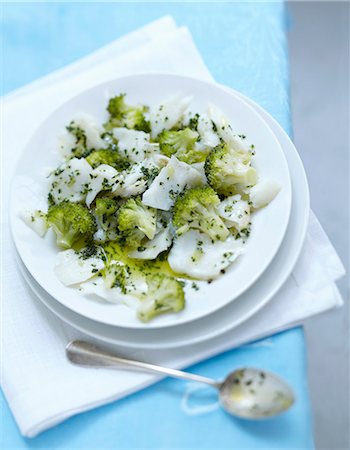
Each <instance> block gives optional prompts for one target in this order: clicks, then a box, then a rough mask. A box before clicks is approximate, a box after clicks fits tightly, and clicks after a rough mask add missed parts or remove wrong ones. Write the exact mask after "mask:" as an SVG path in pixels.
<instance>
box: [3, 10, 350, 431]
mask: <svg viewBox="0 0 350 450" xmlns="http://www.w3.org/2000/svg"><path fill="white" fill-rule="evenodd" d="M170 55H171V56H170ZM147 71H148V72H167V73H180V74H183V75H190V76H193V77H197V78H202V79H205V80H211V76H210V74H209V72H208V70H207V68H206V67H205V65H204V63H203V61H202V59H201V57H200V55H199V53H198V51H197V49H196V47H195V45H194V43H193V41H192V38H191V35H190V33H189V32H188V30H187V29H186V28H177V27H176V25H175V23H174V21H173V20H172V19H171V18H170V17H165V18H163V19H160V20H158V21H156V22H153V23H152V24H150V25H148V26H146V27H144V28H142V29H139V30H138V31H136V32H133V33H131V34H128V35H127V36H125V37H123V38H121V39H119V40H117V41H115V42H113V43H112V44H110V45H108V46H107V47H104V48H103V49H101V50H99V51H98V52H96V53H94V54H92V55H90V56H88V57H86V58H83V59H82V60H80V61H78V62H76V63H74V64H72V65H70V66H68V67H66V68H64V69H62V70H59V71H57V72H55V73H53V74H51V75H49V76H47V77H45V78H43V79H41V80H39V81H36V82H34V83H31V84H30V85H28V86H26V87H24V88H22V89H19V90H17V91H15V92H14V93H11V94H10V95H8V96H6V97H5V98H4V99H3V123H4V124H3V127H2V129H3V139H2V146H3V149H4V154H3V166H2V167H3V171H2V173H3V177H2V181H3V188H4V198H5V199H7V198H8V192H9V183H10V178H11V176H12V173H13V169H14V165H15V162H16V161H17V159H18V157H19V155H20V153H21V150H22V148H23V146H24V145H25V143H26V141H27V140H28V139H29V137H30V136H31V134H32V133H33V132H34V131H35V129H36V128H37V127H38V125H39V123H40V122H41V121H42V120H44V119H45V117H46V116H47V115H48V114H49V113H50V112H51V111H53V110H54V109H55V108H56V107H57V106H58V105H59V104H61V103H63V102H65V101H66V100H67V99H68V98H69V97H71V96H72V95H75V94H76V93H78V92H79V91H81V90H84V89H86V88H88V87H90V86H92V85H94V84H96V83H100V82H103V81H105V80H108V79H112V78H115V77H117V76H122V75H126V74H132V73H137V72H147ZM28 111H30V114H28ZM18 124H20V132H19V128H18V127H19V125H18ZM13 136H15V137H16V138H15V139H13ZM3 205H5V206H4V208H3V209H4V210H3V215H2V230H3V233H2V245H3V247H2V250H3V251H2V255H3V292H4V294H5V295H3V297H2V298H3V303H2V313H3V316H2V327H3V331H2V350H3V351H2V356H3V358H2V361H1V369H2V380H1V384H2V388H3V391H4V394H5V396H6V398H7V401H8V403H9V406H10V408H11V410H12V412H13V415H14V417H15V419H16V422H17V424H18V426H19V428H20V431H21V433H22V434H23V435H25V436H28V437H31V436H35V435H36V434H38V433H40V432H41V431H43V430H45V429H47V428H49V427H52V426H53V425H55V424H57V423H59V422H61V421H63V420H65V419H66V418H68V417H70V416H72V415H74V414H77V413H79V412H82V411H86V410H88V409H91V408H94V407H96V406H98V405H102V404H105V403H108V402H111V401H114V400H116V399H119V398H121V397H124V396H126V395H128V394H129V393H131V392H134V391H136V390H138V389H141V388H143V387H145V386H147V385H149V384H151V383H153V382H155V381H156V380H157V379H158V378H157V377H155V376H152V375H148V374H142V373H132V372H123V371H121V372H118V373H116V372H113V373H112V372H109V371H99V372H98V373H97V372H96V371H89V370H86V369H82V368H79V367H75V366H73V365H71V364H69V363H68V362H67V361H66V359H65V355H64V347H65V345H66V343H67V342H68V340H70V339H73V338H78V337H79V338H84V336H83V335H82V333H80V332H78V331H76V330H74V329H73V328H72V327H70V326H69V325H67V324H65V323H63V322H62V321H60V320H59V319H58V318H57V317H55V316H54V315H53V314H52V313H51V312H50V311H48V310H47V309H46V308H45V307H44V306H43V305H42V304H41V303H40V302H39V301H38V300H37V299H36V298H35V296H34V294H33V293H32V292H31V291H30V289H29V288H28V287H27V286H26V285H25V283H24V282H23V280H22V278H21V277H20V275H19V272H18V269H17V266H16V262H15V259H14V249H13V246H12V244H11V240H10V232H9V229H8V223H7V222H8V219H7V207H6V203H5V202H3ZM343 274H344V269H343V266H342V264H341V262H340V260H339V258H338V256H337V254H336V252H335V250H334V249H333V247H332V245H331V244H330V242H329V241H328V238H327V236H326V235H325V233H324V231H323V230H322V228H321V226H320V225H319V223H318V222H317V219H316V218H315V216H314V215H313V214H311V217H310V224H309V229H308V234H307V238H306V242H305V245H304V249H303V251H302V254H301V256H300V259H299V261H298V263H297V266H296V267H295V269H294V271H293V274H292V275H291V276H290V277H289V279H288V281H287V282H286V283H285V285H284V286H283V288H282V289H281V290H280V292H279V293H278V294H277V295H276V296H275V298H274V299H273V300H272V301H271V302H270V303H269V304H268V305H267V306H266V307H265V308H263V310H262V311H260V312H259V313H258V314H256V315H255V316H254V317H253V318H251V319H250V320H249V321H248V322H246V323H245V324H243V325H242V326H240V327H238V328H236V329H234V330H232V331H230V332H227V333H225V335H223V336H220V337H217V338H215V339H212V340H210V341H206V342H205V343H201V344H196V345H191V346H189V347H185V348H181V349H172V350H162V351H159V350H158V351H151V350H147V351H136V350H135V351H130V350H129V351H127V350H126V349H122V348H119V351H120V352H122V353H124V354H127V355H128V356H132V357H135V358H143V359H145V360H150V361H154V362H156V363H159V364H164V365H167V366H171V367H186V366H188V365H190V364H193V363H195V362H198V361H200V360H203V359H205V358H208V357H210V356H212V355H215V354H217V353H220V352H222V351H224V350H227V349H229V348H232V347H235V346H238V345H241V344H243V343H247V342H249V341H252V340H254V339H257V338H260V337H263V336H266V335H268V334H272V333H274V332H276V331H279V330H282V329H285V328H288V327H290V326H292V325H294V324H296V323H300V321H301V320H302V319H305V318H306V317H310V316H312V315H314V314H317V313H320V312H322V311H326V310H328V309H331V308H334V307H336V306H340V305H341V304H342V300H341V297H340V295H339V292H338V290H337V288H336V286H335V284H334V281H335V280H336V279H338V278H339V277H341V276H342V275H343Z"/></svg>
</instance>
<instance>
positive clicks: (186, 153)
mask: <svg viewBox="0 0 350 450" xmlns="http://www.w3.org/2000/svg"><path fill="white" fill-rule="evenodd" d="M198 136H199V135H198V133H197V132H196V131H192V130H190V128H185V129H184V130H180V131H168V130H163V131H162V132H161V133H160V135H159V136H158V140H159V146H160V151H161V152H162V153H163V154H164V155H166V156H169V157H170V156H172V155H175V156H176V157H177V159H179V160H180V161H184V162H186V163H188V164H192V163H196V162H201V161H204V160H205V155H203V153H201V152H199V151H196V149H195V142H196V140H197V139H198Z"/></svg>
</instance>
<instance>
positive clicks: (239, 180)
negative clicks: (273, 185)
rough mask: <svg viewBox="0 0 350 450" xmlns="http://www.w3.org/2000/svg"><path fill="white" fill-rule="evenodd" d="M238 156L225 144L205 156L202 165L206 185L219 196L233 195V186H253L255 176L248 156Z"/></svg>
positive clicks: (255, 179)
mask: <svg viewBox="0 0 350 450" xmlns="http://www.w3.org/2000/svg"><path fill="white" fill-rule="evenodd" d="M248 156H249V157H248V158H247V156H246V155H243V154H240V153H238V152H237V151H235V150H232V149H230V148H229V146H228V145H227V144H220V145H218V146H217V147H215V148H214V149H213V150H212V151H211V152H210V153H209V155H208V156H207V159H206V161H205V164H204V170H205V175H206V177H207V180H208V183H209V184H210V186H212V187H213V188H214V189H215V191H216V192H217V193H218V194H220V195H225V196H229V195H232V194H235V185H236V184H241V185H245V186H250V185H254V184H255V183H256V182H257V174H256V171H255V169H254V168H253V167H251V166H250V165H249V163H250V155H248Z"/></svg>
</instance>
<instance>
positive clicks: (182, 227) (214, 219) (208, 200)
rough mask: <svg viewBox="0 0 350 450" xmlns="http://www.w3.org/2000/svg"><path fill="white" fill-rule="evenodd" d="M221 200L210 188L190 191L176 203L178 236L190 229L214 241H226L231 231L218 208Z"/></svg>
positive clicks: (175, 216)
mask: <svg viewBox="0 0 350 450" xmlns="http://www.w3.org/2000/svg"><path fill="white" fill-rule="evenodd" d="M219 204H220V199H219V197H218V195H217V194H216V192H215V191H214V190H213V189H212V188H211V187H209V186H205V187H197V188H193V189H188V190H186V191H185V192H183V193H182V194H180V195H179V196H178V198H177V200H176V202H175V206H174V211H173V224H174V226H175V228H176V233H177V235H179V236H180V235H181V234H183V233H185V232H186V231H188V230H190V229H194V230H199V231H202V232H203V233H206V234H208V235H209V236H210V238H211V239H213V240H218V239H220V240H224V239H226V238H227V236H228V235H229V230H228V229H227V227H226V226H225V224H224V222H223V221H222V219H221V218H220V217H219V214H218V212H217V211H216V207H217V206H218V205H219Z"/></svg>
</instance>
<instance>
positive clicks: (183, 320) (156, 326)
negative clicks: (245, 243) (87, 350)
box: [10, 73, 293, 331]
mask: <svg viewBox="0 0 350 450" xmlns="http://www.w3.org/2000/svg"><path fill="white" fill-rule="evenodd" d="M154 76H159V77H170V78H176V79H184V80H190V81H191V82H195V83H198V82H199V83H202V84H204V85H210V86H214V87H217V88H219V89H221V90H223V91H225V92H226V93H227V94H229V95H231V96H234V97H236V98H237V99H238V100H239V101H240V102H242V103H244V104H245V105H246V106H247V107H248V109H250V110H251V111H252V112H253V113H254V114H255V115H258V116H261V115H260V114H259V113H258V112H257V111H256V109H255V108H254V107H253V106H252V104H251V103H249V102H246V101H244V96H242V95H241V94H240V93H239V92H237V91H235V90H233V89H230V88H227V87H226V86H223V85H220V84H219V83H216V82H209V81H204V80H199V79H196V78H193V77H187V76H180V75H174V74H161V73H160V74H138V75H131V76H126V77H118V78H114V79H112V80H109V81H107V82H103V83H99V84H97V85H95V86H93V87H90V88H88V89H85V90H84V91H82V92H80V93H79V94H77V95H75V96H74V97H71V98H70V99H69V100H68V101H67V102H65V103H64V104H63V105H60V106H59V107H58V108H56V109H55V110H54V111H53V112H52V114H50V115H49V116H48V117H47V118H46V119H45V121H44V122H43V123H41V124H40V125H39V127H38V128H37V129H36V131H35V132H34V133H33V135H32V137H31V138H30V140H29V141H28V143H27V146H28V145H30V142H31V140H32V139H34V138H35V136H36V135H37V133H38V132H39V130H40V129H41V127H42V126H44V124H45V122H46V121H47V120H49V118H50V117H51V116H52V115H54V114H55V113H57V111H59V110H60V109H61V108H64V107H65V105H66V104H67V103H69V102H74V100H75V99H76V98H77V97H80V96H84V95H86V93H87V92H89V91H93V90H95V89H101V90H103V89H108V88H109V86H110V85H111V84H112V83H116V82H118V81H120V80H129V79H139V78H141V79H142V78H144V77H148V78H152V77H154ZM261 118H262V117H261ZM262 120H263V121H264V122H265V125H266V128H268V129H269V131H270V132H271V135H273V138H274V139H275V140H276V142H277V144H278V147H279V148H280V150H281V154H282V156H283V159H284V160H285V164H286V168H287V172H288V180H287V183H286V186H287V190H288V213H287V214H286V215H285V218H284V223H283V232H282V233H281V235H280V236H279V240H278V241H277V243H276V244H275V246H274V250H273V252H271V254H270V255H269V257H268V258H267V259H266V261H265V262H264V264H262V265H261V267H260V270H259V271H257V272H256V273H255V274H254V276H252V277H251V279H250V281H249V282H247V283H246V284H245V285H244V286H243V287H242V288H241V289H239V290H237V291H236V294H235V295H234V297H233V298H231V299H230V300H227V301H226V302H224V303H223V304H221V305H220V306H216V307H215V308H214V307H212V308H208V310H206V311H203V312H201V311H199V312H198V313H197V314H196V316H195V317H189V318H186V317H184V318H181V320H179V321H176V319H175V320H174V321H172V322H171V323H162V322H157V321H155V322H151V323H147V324H144V323H140V322H137V321H135V323H132V324H123V323H118V324H116V323H111V322H109V321H104V320H101V318H98V319H96V318H94V317H92V314H91V313H89V312H86V311H82V310H81V308H77V307H75V305H74V304H67V302H66V301H64V302H62V300H60V298H59V296H58V295H54V293H52V292H51V291H49V290H46V288H45V287H43V286H42V285H41V283H40V281H39V280H38V279H37V278H36V277H35V275H34V274H33V273H32V270H31V269H30V266H29V267H28V265H27V264H26V262H25V261H24V259H23V258H22V255H21V251H20V244H19V242H18V240H17V236H16V233H15V230H14V226H13V223H14V220H15V217H16V214H15V213H14V211H13V210H14V209H15V208H14V207H12V208H11V211H10V228H11V235H12V238H13V240H14V242H15V246H16V249H17V251H18V253H19V255H20V256H21V259H22V261H23V263H24V265H25V266H26V268H27V270H28V271H29V273H30V274H31V276H33V278H34V279H35V281H36V282H37V283H38V284H39V286H40V287H42V288H43V289H44V290H45V291H46V292H47V294H48V295H50V296H52V297H53V298H55V300H56V301H58V302H59V303H60V304H62V305H63V306H64V307H66V308H68V309H70V310H71V311H72V312H74V313H76V314H79V315H80V316H82V317H84V318H86V319H89V320H93V321H96V322H98V323H101V324H104V325H108V326H115V327H120V328H125V329H134V330H152V331H153V330H157V329H164V328H172V327H179V326H181V325H185V324H189V323H191V322H194V321H196V320H200V319H203V318H205V317H208V316H209V315H211V314H214V313H215V312H217V311H219V310H220V309H222V308H225V306H227V305H229V304H231V303H233V302H234V301H235V300H236V299H238V298H239V297H240V296H241V295H242V294H244V293H245V292H246V291H247V290H248V289H249V288H250V287H251V286H252V285H253V284H254V283H256V281H257V280H258V279H259V278H260V277H261V276H262V275H263V274H264V272H265V271H266V270H267V269H268V268H269V266H270V264H271V262H272V261H273V259H274V258H275V256H276V254H277V253H278V251H279V249H280V247H281V244H282V242H283V240H284V238H285V235H286V231H287V228H288V224H289V221H290V214H291V208H292V206H291V204H292V201H293V200H292V185H291V176H290V171H289V166H288V162H287V160H286V156H285V154H284V152H283V148H282V146H281V145H280V143H279V141H278V139H276V136H275V134H274V133H273V131H272V130H271V128H270V126H269V124H268V123H266V121H265V120H264V119H263V118H262ZM27 146H26V147H27ZM26 147H25V148H24V149H23V150H22V153H23V152H25V149H26ZM20 161H21V158H19V161H18V164H17V165H16V169H15V174H16V172H17V170H18V167H19V166H20V163H21V162H20ZM15 177H16V175H14V177H13V180H12V182H11V196H12V195H13V190H14V189H13V184H14V181H15ZM11 204H12V202H11Z"/></svg>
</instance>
